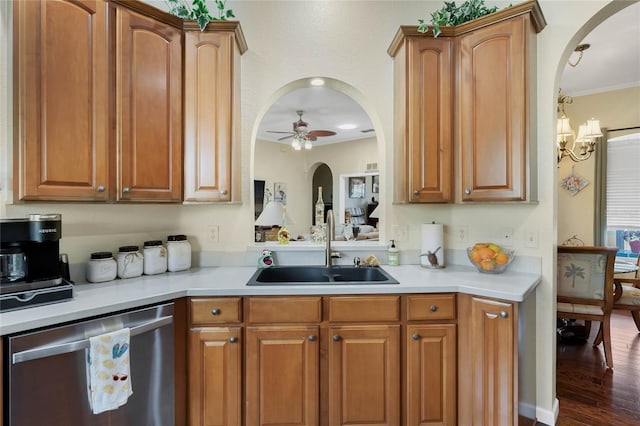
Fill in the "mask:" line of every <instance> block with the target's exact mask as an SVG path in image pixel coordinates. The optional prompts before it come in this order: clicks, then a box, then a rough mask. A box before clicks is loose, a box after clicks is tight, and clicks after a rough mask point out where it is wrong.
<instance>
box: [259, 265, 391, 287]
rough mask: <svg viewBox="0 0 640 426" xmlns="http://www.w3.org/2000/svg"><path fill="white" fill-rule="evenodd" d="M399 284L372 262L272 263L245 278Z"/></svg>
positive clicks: (276, 282) (278, 281)
mask: <svg viewBox="0 0 640 426" xmlns="http://www.w3.org/2000/svg"><path fill="white" fill-rule="evenodd" d="M322 284H327V285H338V284H339V285H353V284H398V281H397V280H396V279H395V278H393V277H392V276H391V275H389V274H388V273H387V272H386V271H385V270H384V269H382V268H379V267H371V266H360V267H355V266H315V265H314V266H274V267H272V268H265V269H258V270H257V271H256V272H255V273H254V274H253V276H252V277H251V278H250V279H249V281H248V282H247V285H250V286H254V285H255V286H261V285H263V286H265V285H266V286H268V285H322Z"/></svg>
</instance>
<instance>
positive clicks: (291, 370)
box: [245, 326, 320, 425]
mask: <svg viewBox="0 0 640 426" xmlns="http://www.w3.org/2000/svg"><path fill="white" fill-rule="evenodd" d="M319 333H320V330H319V327H318V326H264V327H247V333H246V335H247V345H246V349H247V351H246V370H245V371H246V410H247V411H246V424H247V425H316V424H318V414H319V402H320V401H319V398H318V391H319V383H320V382H319V374H320V368H319V360H320V353H319V352H320V351H319Z"/></svg>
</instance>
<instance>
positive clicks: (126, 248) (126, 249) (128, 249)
mask: <svg viewBox="0 0 640 426" xmlns="http://www.w3.org/2000/svg"><path fill="white" fill-rule="evenodd" d="M118 251H119V252H120V253H129V252H132V251H138V246H122V247H120V248H119V249H118Z"/></svg>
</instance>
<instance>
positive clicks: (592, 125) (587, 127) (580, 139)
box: [556, 92, 602, 163]
mask: <svg viewBox="0 0 640 426" xmlns="http://www.w3.org/2000/svg"><path fill="white" fill-rule="evenodd" d="M570 103H573V98H572V97H571V96H567V95H564V94H562V92H560V93H559V94H558V125H557V135H558V136H557V140H556V145H557V151H558V163H559V162H560V161H561V160H562V159H563V158H564V157H569V158H570V159H571V160H572V161H574V162H576V163H577V162H580V161H584V160H587V159H589V158H590V157H591V154H592V153H593V152H594V151H595V150H596V143H597V142H598V140H599V138H601V137H602V131H601V130H600V120H596V119H595V118H592V119H591V120H587V122H586V123H584V124H581V125H580V126H579V127H578V135H577V136H576V135H575V133H574V131H573V129H572V128H571V123H570V122H569V117H567V114H566V113H565V111H564V106H565V104H570ZM571 139H573V143H571V145H570V147H569V142H570V140H571Z"/></svg>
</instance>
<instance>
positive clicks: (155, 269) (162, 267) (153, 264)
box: [142, 240, 167, 275]
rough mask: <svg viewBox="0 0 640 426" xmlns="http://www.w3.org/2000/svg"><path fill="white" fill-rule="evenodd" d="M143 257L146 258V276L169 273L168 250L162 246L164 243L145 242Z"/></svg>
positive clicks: (156, 241)
mask: <svg viewBox="0 0 640 426" xmlns="http://www.w3.org/2000/svg"><path fill="white" fill-rule="evenodd" d="M142 255H143V257H144V274H145V275H155V274H162V273H163V272H167V249H165V248H164V246H163V245H162V241H160V240H153V241H145V242H144V248H143V249H142Z"/></svg>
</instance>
